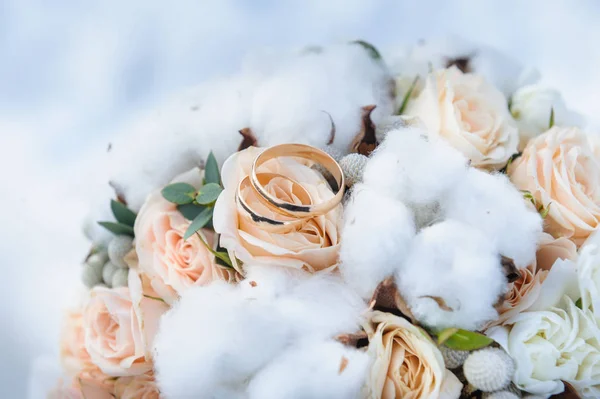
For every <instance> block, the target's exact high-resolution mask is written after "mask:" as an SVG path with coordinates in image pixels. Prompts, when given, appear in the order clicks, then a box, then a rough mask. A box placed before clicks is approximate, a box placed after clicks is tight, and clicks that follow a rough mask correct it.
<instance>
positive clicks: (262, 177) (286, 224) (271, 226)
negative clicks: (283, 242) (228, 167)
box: [236, 173, 312, 232]
mask: <svg viewBox="0 0 600 399" xmlns="http://www.w3.org/2000/svg"><path fill="white" fill-rule="evenodd" d="M274 177H281V178H283V179H286V180H289V181H290V182H291V183H292V185H293V186H292V194H293V195H294V196H296V198H298V199H299V200H300V202H301V203H305V202H308V203H309V204H310V203H312V198H311V196H310V193H309V192H308V191H306V189H305V188H304V187H302V185H301V184H299V183H298V182H296V181H295V180H293V179H290V178H288V177H286V176H283V175H280V174H278V173H258V174H257V178H258V180H259V181H260V182H261V183H262V184H263V185H265V184H267V183H268V182H269V181H270V180H271V179H273V178H274ZM248 186H250V187H251V188H252V189H253V191H254V192H256V190H255V189H254V186H252V185H251V184H250V176H246V177H244V178H243V179H242V180H241V181H240V183H239V185H238V187H237V192H236V200H237V203H238V205H239V206H240V207H241V208H242V209H243V210H244V212H245V213H246V214H247V215H248V216H249V217H250V219H252V221H253V222H254V223H255V224H258V225H260V226H261V227H262V228H263V229H264V230H266V231H271V232H284V231H289V230H291V229H295V228H297V227H299V226H301V225H303V224H304V223H305V222H306V218H297V217H295V216H293V215H290V214H284V213H282V212H281V210H280V209H278V208H276V207H275V206H273V205H272V204H271V203H270V202H269V201H267V200H266V199H265V198H264V197H263V196H262V195H260V193H258V192H256V194H257V195H256V196H257V198H258V199H259V201H260V202H261V203H262V204H263V205H265V206H266V207H267V208H268V209H270V210H272V211H273V212H275V213H277V214H279V215H281V216H283V217H284V218H287V219H283V220H282V219H274V218H270V217H267V216H264V215H261V214H259V213H257V212H256V211H255V210H254V209H252V207H250V205H248V203H247V202H246V201H245V200H244V199H243V198H242V195H241V192H242V190H244V189H245V188H246V187H248ZM296 188H297V189H296Z"/></svg>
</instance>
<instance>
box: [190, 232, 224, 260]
mask: <svg viewBox="0 0 600 399" xmlns="http://www.w3.org/2000/svg"><path fill="white" fill-rule="evenodd" d="M196 234H197V235H198V238H199V239H200V241H201V242H202V244H204V246H205V247H206V248H207V249H208V250H209V251H210V252H211V253H212V254H213V255H214V256H215V258H217V259H220V260H221V261H222V262H223V263H225V266H228V267H233V263H232V262H231V259H230V258H229V254H228V253H227V252H219V251H215V250H214V249H212V248H211V247H210V245H208V243H207V242H206V241H204V238H202V236H201V235H200V234H199V233H198V232H196Z"/></svg>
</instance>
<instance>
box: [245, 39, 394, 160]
mask: <svg viewBox="0 0 600 399" xmlns="http://www.w3.org/2000/svg"><path fill="white" fill-rule="evenodd" d="M391 82H392V80H391V76H389V74H388V73H387V70H386V69H385V66H384V65H383V63H381V62H379V61H377V60H373V59H372V58H371V57H370V56H369V53H368V52H367V51H365V49H364V48H363V47H362V46H359V45H349V44H344V45H339V46H332V47H327V48H324V49H323V50H322V51H321V52H317V53H315V52H309V53H304V54H302V55H297V56H295V57H293V58H291V59H290V60H289V61H288V62H286V63H284V65H283V66H282V67H280V68H279V69H278V70H276V71H274V73H273V74H272V75H270V76H269V77H268V78H267V79H265V80H264V81H263V82H262V83H261V85H260V86H259V87H258V88H257V89H256V91H255V93H254V97H253V101H252V120H251V124H250V127H251V128H252V130H253V131H254V132H255V134H256V136H257V137H258V141H259V143H260V144H261V145H263V143H268V144H269V145H273V144H279V143H289V142H292V143H293V142H298V143H306V144H311V145H314V146H317V147H324V146H325V145H326V144H327V143H328V142H329V140H330V131H331V120H333V122H334V123H335V128H336V130H335V140H334V141H333V144H332V146H333V147H336V148H338V149H340V150H341V151H344V153H346V152H347V151H348V150H349V147H350V144H351V143H352V140H353V139H354V137H355V136H356V135H357V134H358V133H359V132H360V128H361V107H363V106H366V105H376V106H377V107H376V108H375V110H374V111H373V113H372V114H371V116H372V118H373V120H375V121H378V120H379V119H381V118H383V117H384V116H387V115H391V114H392V113H393V110H394V104H393V98H392V97H391V89H390V84H391Z"/></svg>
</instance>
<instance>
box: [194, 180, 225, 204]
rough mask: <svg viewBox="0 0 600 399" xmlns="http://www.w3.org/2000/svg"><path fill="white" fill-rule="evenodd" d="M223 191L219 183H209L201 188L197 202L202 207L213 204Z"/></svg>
mask: <svg viewBox="0 0 600 399" xmlns="http://www.w3.org/2000/svg"><path fill="white" fill-rule="evenodd" d="M221 191H223V189H222V188H221V186H219V185H218V184H217V183H208V184H206V185H204V186H202V187H201V188H200V191H198V195H197V196H196V202H197V203H199V204H200V205H208V204H212V203H213V202H215V201H216V200H217V198H218V197H219V194H221Z"/></svg>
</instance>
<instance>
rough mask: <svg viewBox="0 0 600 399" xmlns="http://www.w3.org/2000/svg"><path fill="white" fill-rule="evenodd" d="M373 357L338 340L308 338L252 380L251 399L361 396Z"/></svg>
mask: <svg viewBox="0 0 600 399" xmlns="http://www.w3.org/2000/svg"><path fill="white" fill-rule="evenodd" d="M369 363H370V359H369V357H368V355H367V354H366V353H365V352H364V351H360V350H358V349H354V348H349V347H346V346H344V345H342V344H340V343H338V342H335V341H305V342H303V343H300V344H298V345H295V346H293V347H291V348H289V349H288V350H287V351H285V352H284V353H283V354H281V356H279V357H277V358H276V359H274V360H273V361H272V362H271V363H269V365H267V366H266V367H265V368H264V369H263V370H261V371H260V372H259V373H258V374H257V375H256V376H255V377H254V378H253V379H252V381H251V382H250V385H249V387H248V394H249V395H248V396H249V399H351V398H358V397H360V390H361V388H362V385H363V384H364V381H365V377H366V375H367V373H368V368H369Z"/></svg>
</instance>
